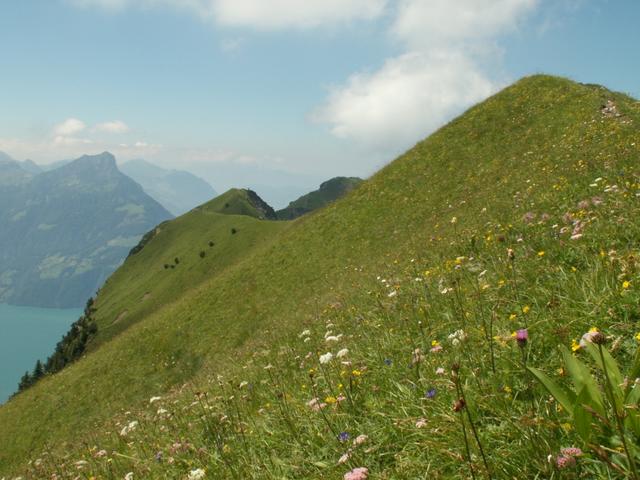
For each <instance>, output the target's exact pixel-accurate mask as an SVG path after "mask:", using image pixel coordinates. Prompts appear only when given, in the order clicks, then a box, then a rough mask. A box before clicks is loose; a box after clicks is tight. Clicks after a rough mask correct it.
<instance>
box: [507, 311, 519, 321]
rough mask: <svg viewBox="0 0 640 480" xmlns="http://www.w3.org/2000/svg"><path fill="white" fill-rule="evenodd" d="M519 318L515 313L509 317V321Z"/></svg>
mask: <svg viewBox="0 0 640 480" xmlns="http://www.w3.org/2000/svg"><path fill="white" fill-rule="evenodd" d="M517 316H518V315H516V314H515V313H512V314H511V315H509V320H515V319H516V317H517Z"/></svg>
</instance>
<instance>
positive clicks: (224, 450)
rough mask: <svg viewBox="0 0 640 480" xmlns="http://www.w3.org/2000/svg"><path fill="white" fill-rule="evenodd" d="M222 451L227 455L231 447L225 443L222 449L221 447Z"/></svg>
mask: <svg viewBox="0 0 640 480" xmlns="http://www.w3.org/2000/svg"><path fill="white" fill-rule="evenodd" d="M222 451H223V452H224V453H229V452H230V451H231V447H230V446H229V445H227V444H226V443H225V444H224V447H222Z"/></svg>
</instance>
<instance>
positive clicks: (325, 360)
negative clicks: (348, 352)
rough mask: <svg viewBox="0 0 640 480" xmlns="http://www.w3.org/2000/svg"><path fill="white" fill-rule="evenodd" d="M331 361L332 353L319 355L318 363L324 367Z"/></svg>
mask: <svg viewBox="0 0 640 480" xmlns="http://www.w3.org/2000/svg"><path fill="white" fill-rule="evenodd" d="M331 360H333V353H331V352H327V353H325V354H324V355H320V363H321V364H323V365H325V364H327V363H329V362H330V361H331Z"/></svg>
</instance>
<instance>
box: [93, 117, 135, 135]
mask: <svg viewBox="0 0 640 480" xmlns="http://www.w3.org/2000/svg"><path fill="white" fill-rule="evenodd" d="M93 130H94V131H96V132H105V133H127V132H128V131H129V126H128V125H127V124H126V123H124V122H122V121H120V120H114V121H112V122H104V123H99V124H98V125H96V126H95V127H93Z"/></svg>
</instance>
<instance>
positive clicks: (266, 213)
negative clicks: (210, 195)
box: [198, 188, 275, 220]
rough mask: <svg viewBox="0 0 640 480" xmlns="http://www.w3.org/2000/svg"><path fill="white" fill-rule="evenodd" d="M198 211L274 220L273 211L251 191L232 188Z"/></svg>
mask: <svg viewBox="0 0 640 480" xmlns="http://www.w3.org/2000/svg"><path fill="white" fill-rule="evenodd" d="M198 209H202V210H206V211H210V212H217V213H224V214H226V215H248V216H250V217H254V218H260V219H269V220H275V213H274V211H273V209H272V208H271V207H270V206H269V205H267V204H266V203H265V202H264V201H263V200H262V199H261V198H260V197H258V195H257V194H256V193H255V192H253V191H252V190H247V189H240V188H232V189H231V190H229V191H227V192H225V193H223V194H222V195H219V196H217V197H216V198H214V199H213V200H211V201H210V202H208V203H205V204H204V205H202V206H200V207H198Z"/></svg>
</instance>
